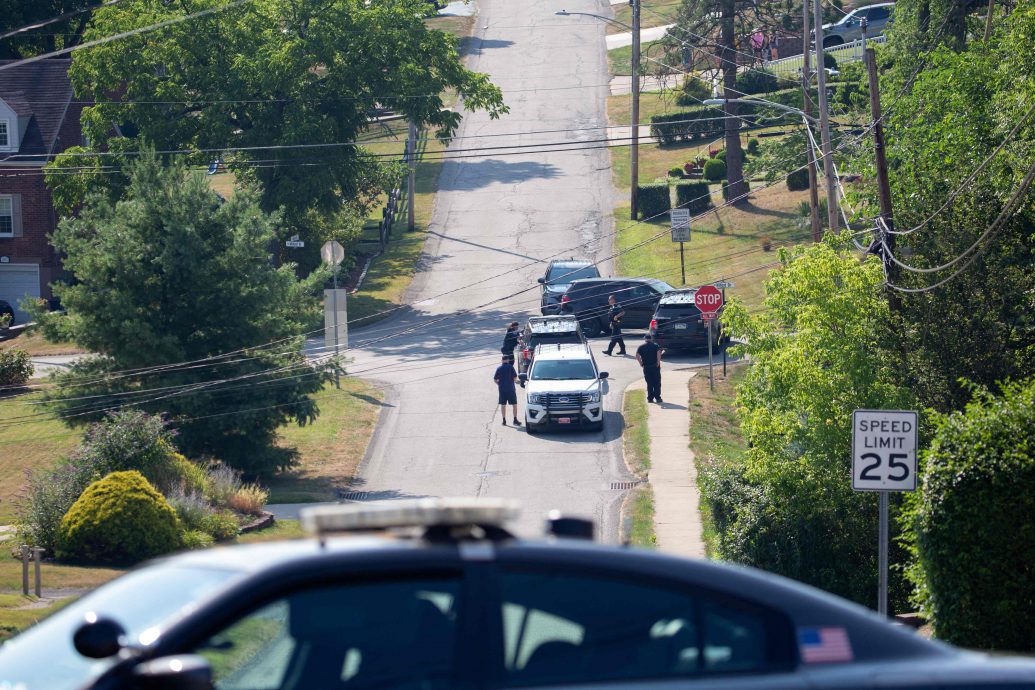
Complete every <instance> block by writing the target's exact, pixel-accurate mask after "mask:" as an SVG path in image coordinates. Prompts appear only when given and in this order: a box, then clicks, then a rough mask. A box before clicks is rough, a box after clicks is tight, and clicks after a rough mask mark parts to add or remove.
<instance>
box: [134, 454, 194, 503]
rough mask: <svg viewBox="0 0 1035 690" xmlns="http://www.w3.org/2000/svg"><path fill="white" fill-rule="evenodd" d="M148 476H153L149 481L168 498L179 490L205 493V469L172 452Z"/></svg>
mask: <svg viewBox="0 0 1035 690" xmlns="http://www.w3.org/2000/svg"><path fill="white" fill-rule="evenodd" d="M148 474H150V475H151V476H149V477H148V481H150V482H151V483H152V484H154V485H155V486H156V487H157V488H158V489H159V490H160V491H161V492H162V493H164V494H165V495H166V496H168V495H169V494H170V493H172V492H174V491H176V490H177V489H182V490H183V491H185V492H186V493H191V494H202V493H204V492H205V483H206V481H207V475H206V474H205V468H204V467H201V466H200V465H197V464H195V463H193V462H191V461H190V460H188V459H187V458H186V457H185V456H183V455H182V454H180V453H176V452H170V453H169V455H168V456H167V458H166V459H165V461H164V462H160V463H158V464H156V465H155V466H154V467H152V468H151V470H150V472H149V473H148ZM145 476H146V475H145Z"/></svg>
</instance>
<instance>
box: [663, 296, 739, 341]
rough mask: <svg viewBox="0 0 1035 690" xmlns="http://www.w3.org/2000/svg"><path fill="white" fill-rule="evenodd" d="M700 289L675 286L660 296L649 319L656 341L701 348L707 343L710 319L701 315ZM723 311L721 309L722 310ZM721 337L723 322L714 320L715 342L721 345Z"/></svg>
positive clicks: (713, 338) (713, 339) (713, 333)
mask: <svg viewBox="0 0 1035 690" xmlns="http://www.w3.org/2000/svg"><path fill="white" fill-rule="evenodd" d="M696 294H697V289H696V288H692V289H688V290H673V291H672V292H666V293H665V294H664V295H662V296H661V300H660V301H659V302H658V306H657V307H656V308H655V309H654V318H653V319H651V322H650V332H651V334H652V335H653V336H654V342H656V343H657V344H658V345H660V346H661V347H663V348H668V349H684V348H685V349H698V348H705V349H707V347H708V323H707V322H706V321H705V320H704V319H703V318H701V310H700V309H698V308H697V305H696V304H695V303H694V295H696ZM719 313H720V314H721V311H720V312H719ZM721 339H722V323H721V321H719V319H716V320H715V323H714V324H712V344H713V345H714V346H716V347H718V345H719V343H720V341H721Z"/></svg>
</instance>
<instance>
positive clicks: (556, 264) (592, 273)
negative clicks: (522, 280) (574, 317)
mask: <svg viewBox="0 0 1035 690" xmlns="http://www.w3.org/2000/svg"><path fill="white" fill-rule="evenodd" d="M599 277H600V273H599V272H598V271H597V267H596V266H595V265H594V264H593V263H592V262H589V261H582V260H580V259H564V260H562V261H551V262H550V265H549V266H547V267H546V275H544V276H543V277H542V278H540V279H539V284H540V285H542V286H543V297H542V301H541V303H540V308H539V311H540V312H542V314H543V316H552V315H555V314H560V313H561V295H563V294H564V293H565V291H567V289H568V288H569V287H571V282H572V281H573V280H579V279H582V278H599Z"/></svg>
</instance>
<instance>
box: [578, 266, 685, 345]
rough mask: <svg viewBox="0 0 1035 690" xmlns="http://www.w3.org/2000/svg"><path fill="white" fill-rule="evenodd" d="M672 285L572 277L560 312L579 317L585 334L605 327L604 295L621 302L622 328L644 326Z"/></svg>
mask: <svg viewBox="0 0 1035 690" xmlns="http://www.w3.org/2000/svg"><path fill="white" fill-rule="evenodd" d="M673 289H674V288H673V287H672V286H671V285H669V284H668V283H666V282H665V281H663V280H657V279H655V278H587V279H582V280H576V281H575V282H573V283H572V284H571V287H570V288H568V291H567V292H565V293H564V297H562V298H561V313H563V314H571V315H573V316H575V318H577V319H578V320H579V323H580V324H581V325H582V331H583V333H585V334H586V337H588V338H592V337H594V336H597V335H600V334H601V333H604V332H606V331H608V330H609V328H610V324H609V323H608V318H607V315H608V311H609V309H610V305H609V304H608V299H607V298H608V297H609V296H610V295H615V296H616V297H617V298H619V299H620V300H621V302H622V309H623V311H624V316H623V317H622V327H623V328H647V327H648V326H649V325H650V320H651V318H653V316H654V307H655V306H657V304H658V301H659V300H661V296H662V295H664V294H665V293H667V292H671V291H672V290H673Z"/></svg>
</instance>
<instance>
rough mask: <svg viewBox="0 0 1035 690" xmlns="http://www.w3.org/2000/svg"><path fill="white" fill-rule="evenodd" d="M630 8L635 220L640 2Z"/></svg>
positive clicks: (633, 210)
mask: <svg viewBox="0 0 1035 690" xmlns="http://www.w3.org/2000/svg"><path fill="white" fill-rule="evenodd" d="M629 6H630V7H631V8H632V22H633V25H632V41H633V42H632V151H631V155H632V161H631V165H630V171H631V173H632V175H631V177H632V189H631V190H630V192H629V195H630V196H629V211H630V218H632V219H633V220H636V217H637V210H638V208H637V207H638V206H639V203H638V202H639V200H638V198H637V197H638V191H639V190H638V189H637V187H639V186H640V0H629Z"/></svg>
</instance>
